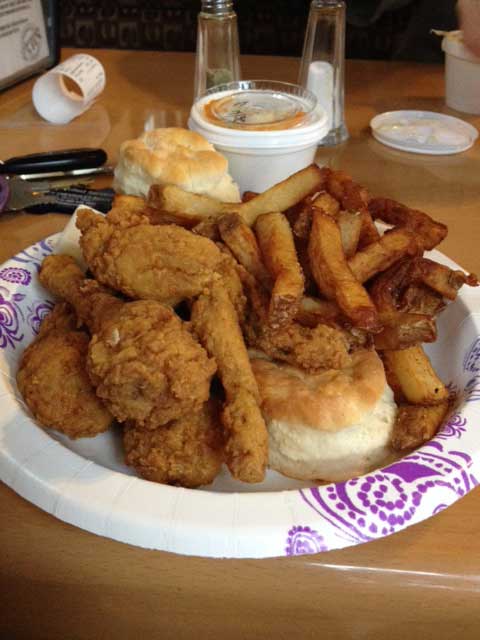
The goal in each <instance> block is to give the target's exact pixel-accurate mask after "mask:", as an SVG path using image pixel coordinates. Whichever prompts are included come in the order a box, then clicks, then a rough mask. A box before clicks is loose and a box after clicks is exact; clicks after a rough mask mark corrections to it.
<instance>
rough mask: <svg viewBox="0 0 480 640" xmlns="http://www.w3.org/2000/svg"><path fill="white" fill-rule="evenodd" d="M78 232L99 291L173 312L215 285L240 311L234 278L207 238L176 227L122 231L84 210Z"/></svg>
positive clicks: (149, 226) (141, 226)
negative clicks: (219, 284) (151, 302)
mask: <svg viewBox="0 0 480 640" xmlns="http://www.w3.org/2000/svg"><path fill="white" fill-rule="evenodd" d="M77 226H78V228H79V229H80V230H81V232H82V237H81V239H80V245H81V247H82V250H83V253H84V257H85V261H86V263H87V265H88V267H89V269H90V270H91V272H92V273H93V274H94V276H95V278H96V279H97V280H98V281H99V282H100V283H102V284H104V285H108V286H110V287H112V288H113V289H115V290H117V291H121V292H122V293H124V294H125V295H127V296H129V297H131V298H134V299H143V300H158V301H159V302H163V303H164V304H168V305H172V306H174V305H176V304H178V303H179V302H181V301H182V300H185V299H191V298H194V297H196V296H198V295H199V294H201V293H202V292H203V291H204V290H205V289H206V288H208V287H209V285H210V284H211V283H212V282H213V281H215V280H220V281H222V283H223V284H224V286H226V287H227V288H228V290H229V293H230V295H231V298H232V301H233V303H234V304H235V306H236V307H241V306H242V302H243V298H242V296H241V294H239V291H241V286H240V284H239V282H238V277H237V278H236V279H235V275H234V272H233V271H232V269H231V267H230V266H229V264H227V261H228V259H227V258H226V257H225V255H224V254H223V253H222V252H221V251H220V249H219V248H218V247H217V246H216V245H215V243H214V242H212V241H211V240H209V239H208V238H204V237H202V236H199V235H196V234H194V233H192V232H191V231H188V230H187V229H183V228H182V227H179V226H177V225H168V224H167V225H152V224H148V223H147V224H146V223H140V224H134V225H132V226H128V227H126V228H122V227H120V226H118V225H117V224H111V223H110V222H109V220H108V217H107V218H105V217H104V216H101V215H97V214H94V213H92V212H91V211H87V210H83V211H80V212H79V214H78V216H77ZM224 274H228V277H225V278H224ZM239 296H240V301H239V300H238V297H239Z"/></svg>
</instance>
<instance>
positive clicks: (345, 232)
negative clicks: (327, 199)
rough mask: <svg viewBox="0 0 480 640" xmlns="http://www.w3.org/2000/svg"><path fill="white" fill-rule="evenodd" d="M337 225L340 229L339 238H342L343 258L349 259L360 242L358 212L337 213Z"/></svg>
mask: <svg viewBox="0 0 480 640" xmlns="http://www.w3.org/2000/svg"><path fill="white" fill-rule="evenodd" d="M337 224H338V228H339V229H340V237H341V238H342V247H343V252H344V254H345V257H346V258H351V257H352V256H354V255H355V252H356V250H357V246H358V242H359V240H360V232H361V230H362V217H361V215H360V214H359V213H358V212H352V211H339V213H338V215H337Z"/></svg>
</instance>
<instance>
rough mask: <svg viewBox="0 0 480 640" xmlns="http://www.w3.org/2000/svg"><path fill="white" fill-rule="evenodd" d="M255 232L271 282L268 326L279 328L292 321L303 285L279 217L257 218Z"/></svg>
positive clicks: (284, 223)
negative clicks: (272, 283) (272, 280)
mask: <svg viewBox="0 0 480 640" xmlns="http://www.w3.org/2000/svg"><path fill="white" fill-rule="evenodd" d="M255 232H256V235H257V239H258V243H259V245H260V250H261V252H262V256H263V260H264V262H265V265H266V267H267V269H268V271H269V273H270V275H271V276H272V278H273V279H274V281H275V282H274V285H273V289H272V295H271V298H270V306H269V312H268V322H269V324H270V326H271V327H282V326H285V325H287V324H288V323H289V322H291V321H292V320H293V319H294V318H295V316H296V314H297V311H298V307H299V304H300V300H301V297H302V295H303V290H304V285H305V281H304V277H303V273H302V269H301V267H300V264H299V262H298V258H297V253H296V251H295V244H294V241H293V235H292V230H291V228H290V225H289V224H288V220H287V218H286V217H285V216H284V215H283V214H282V213H266V214H263V215H261V216H259V217H258V218H257V221H256V223H255Z"/></svg>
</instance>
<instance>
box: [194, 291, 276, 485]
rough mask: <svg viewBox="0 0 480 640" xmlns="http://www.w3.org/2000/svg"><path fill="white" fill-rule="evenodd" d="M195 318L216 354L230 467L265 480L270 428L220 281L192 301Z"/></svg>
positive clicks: (205, 341)
mask: <svg viewBox="0 0 480 640" xmlns="http://www.w3.org/2000/svg"><path fill="white" fill-rule="evenodd" d="M191 322H192V326H193V329H194V331H195V332H196V333H197V335H198V336H199V338H200V340H201V341H202V343H203V344H204V346H205V348H206V349H207V351H208V353H209V354H210V355H211V356H213V357H214V358H215V360H216V362H217V366H218V373H219V376H220V379H221V381H222V385H223V388H224V390H225V396H226V402H225V405H224V408H223V412H222V422H223V425H224V428H225V436H226V447H225V454H226V461H227V465H228V468H229V469H230V472H231V474H232V475H233V477H234V478H237V479H238V480H243V481H244V482H261V481H262V480H263V478H264V476H265V468H266V465H267V457H268V451H267V445H268V434H267V428H266V426H265V421H264V420H263V417H262V413H261V411H260V406H259V401H260V397H259V391H258V386H257V382H256V380H255V377H254V375H253V372H252V367H251V365H250V361H249V358H248V353H247V350H246V347H245V343H244V341H243V336H242V333H241V330H240V326H239V324H238V318H237V315H236V313H235V309H234V307H233V305H232V303H231V301H230V298H229V296H228V295H227V293H226V291H225V290H224V289H223V288H222V287H221V285H219V284H218V283H216V284H215V285H214V286H213V287H211V289H210V291H209V292H208V293H205V294H202V295H201V296H199V298H198V299H197V300H196V301H195V302H194V303H193V305H192V316H191Z"/></svg>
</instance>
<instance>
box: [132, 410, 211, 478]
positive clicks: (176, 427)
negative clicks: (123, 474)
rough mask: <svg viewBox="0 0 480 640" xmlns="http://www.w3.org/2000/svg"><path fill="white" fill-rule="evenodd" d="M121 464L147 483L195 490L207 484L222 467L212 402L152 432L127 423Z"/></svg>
mask: <svg viewBox="0 0 480 640" xmlns="http://www.w3.org/2000/svg"><path fill="white" fill-rule="evenodd" d="M123 443H124V448H125V462H126V463H127V464H128V465H130V466H132V467H134V468H135V469H136V471H137V472H138V473H139V474H140V475H141V476H142V477H143V478H146V479H147V480H152V481H154V482H161V483H163V484H171V485H179V486H182V487H189V488H195V487H200V486H202V485H206V484H210V483H211V482H213V480H214V479H215V478H216V476H217V475H218V473H219V471H220V468H221V466H222V463H223V436H222V431H221V426H220V420H219V415H218V407H217V405H216V403H215V402H213V401H209V402H207V403H205V405H204V406H203V407H202V408H201V409H200V411H197V412H195V413H192V414H190V415H188V416H184V417H183V418H180V419H179V420H174V421H173V422H169V423H168V424H166V425H164V426H162V427H158V428H157V429H154V430H152V431H145V430H143V429H138V428H137V426H136V425H135V423H127V425H126V427H125V431H124V437H123Z"/></svg>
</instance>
